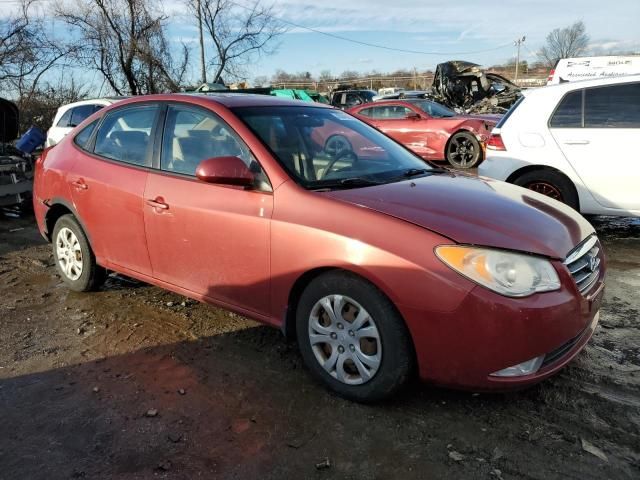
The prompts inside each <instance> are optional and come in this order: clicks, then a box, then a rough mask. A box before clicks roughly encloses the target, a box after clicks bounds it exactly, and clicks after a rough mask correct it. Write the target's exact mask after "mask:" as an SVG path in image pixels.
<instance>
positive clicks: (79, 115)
mask: <svg viewBox="0 0 640 480" xmlns="http://www.w3.org/2000/svg"><path fill="white" fill-rule="evenodd" d="M124 98H125V97H107V98H94V99H92V100H81V101H79V102H74V103H69V104H68V105H63V106H61V107H60V108H58V111H57V112H56V116H55V117H54V119H53V124H52V125H51V128H50V129H49V131H48V132H47V142H46V143H45V146H46V147H53V146H54V145H55V144H57V143H58V142H59V141H60V140H62V139H63V138H64V137H65V136H66V135H67V134H68V133H69V132H70V131H71V130H73V129H74V128H75V127H76V126H77V125H80V124H81V123H82V122H83V121H84V119H85V118H87V117H89V115H91V114H93V113H94V112H97V111H98V110H100V109H101V108H104V107H106V106H107V105H111V104H113V103H116V102H118V101H120V100H122V99H124Z"/></svg>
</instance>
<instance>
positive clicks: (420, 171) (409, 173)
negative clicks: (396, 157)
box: [402, 168, 430, 178]
mask: <svg viewBox="0 0 640 480" xmlns="http://www.w3.org/2000/svg"><path fill="white" fill-rule="evenodd" d="M428 172H430V170H427V169H426V168H409V169H407V170H405V171H404V172H402V176H403V177H405V178H411V177H415V176H417V175H424V174H425V173H428Z"/></svg>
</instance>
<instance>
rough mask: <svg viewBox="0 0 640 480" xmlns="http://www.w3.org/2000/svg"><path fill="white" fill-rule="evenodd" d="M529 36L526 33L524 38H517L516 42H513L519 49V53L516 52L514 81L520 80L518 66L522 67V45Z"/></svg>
mask: <svg viewBox="0 0 640 480" xmlns="http://www.w3.org/2000/svg"><path fill="white" fill-rule="evenodd" d="M526 38H527V37H525V36H524V35H523V36H522V38H519V39H517V40H516V41H515V42H513V45H514V46H515V47H517V49H518V53H517V54H516V76H515V78H514V80H513V81H514V82H517V81H518V68H519V67H520V45H522V44H523V43H524V40H525V39H526Z"/></svg>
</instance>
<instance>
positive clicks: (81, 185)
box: [71, 178, 89, 190]
mask: <svg viewBox="0 0 640 480" xmlns="http://www.w3.org/2000/svg"><path fill="white" fill-rule="evenodd" d="M71 185H73V186H74V187H75V189H76V190H86V189H87V188H89V186H88V185H87V184H86V183H84V180H83V179H81V178H80V179H79V180H76V181H74V182H71Z"/></svg>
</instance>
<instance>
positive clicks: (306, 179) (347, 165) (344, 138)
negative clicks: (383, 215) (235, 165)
mask: <svg viewBox="0 0 640 480" xmlns="http://www.w3.org/2000/svg"><path fill="white" fill-rule="evenodd" d="M376 108H377V107H376ZM233 112H234V113H235V114H236V115H237V116H238V117H239V118H240V119H241V120H242V121H243V122H244V123H245V124H246V125H247V126H248V127H249V128H250V129H251V130H252V131H253V132H254V133H255V134H256V136H258V138H259V139H260V140H261V141H262V142H263V143H264V144H265V146H267V147H268V148H269V149H270V150H271V152H272V153H273V155H274V157H275V158H276V159H277V160H278V161H279V162H280V164H281V165H282V166H283V167H284V168H285V170H287V171H288V172H289V174H290V175H291V177H292V178H293V179H294V180H295V181H296V182H298V183H299V184H300V185H302V186H303V187H304V188H308V189H323V188H356V187H361V186H366V185H373V184H380V183H388V182H392V181H399V180H403V179H405V178H408V177H410V176H413V175H426V174H428V172H429V171H431V170H433V167H431V166H430V165H429V164H427V163H425V162H424V161H423V160H422V159H420V158H419V157H417V156H416V155H415V154H413V153H411V152H410V151H409V150H407V149H405V148H404V147H402V146H401V145H399V144H398V143H396V142H395V141H393V140H392V139H390V138H389V137H387V136H386V135H384V134H382V133H380V132H379V131H378V130H376V129H375V128H373V127H371V126H369V125H367V124H366V123H364V122H362V121H360V120H358V119H357V118H355V117H352V116H351V115H349V114H347V113H344V112H341V111H336V110H333V109H329V108H321V107H307V106H300V107H298V106H296V107H244V108H235V109H233Z"/></svg>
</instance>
